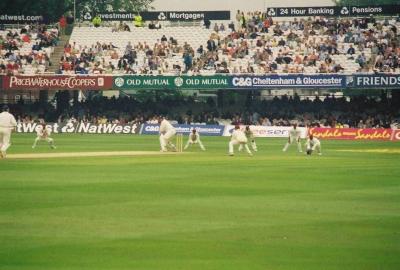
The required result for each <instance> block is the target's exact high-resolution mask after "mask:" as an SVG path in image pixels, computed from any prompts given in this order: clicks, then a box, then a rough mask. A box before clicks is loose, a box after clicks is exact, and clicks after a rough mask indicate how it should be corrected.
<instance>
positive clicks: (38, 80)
mask: <svg viewBox="0 0 400 270" xmlns="http://www.w3.org/2000/svg"><path fill="white" fill-rule="evenodd" d="M111 88H112V77H111V76H65V75H59V76H45V75H43V76H5V77H4V78H3V89H4V90H106V89H111Z"/></svg>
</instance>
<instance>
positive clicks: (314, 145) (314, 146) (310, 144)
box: [306, 135, 322, 155]
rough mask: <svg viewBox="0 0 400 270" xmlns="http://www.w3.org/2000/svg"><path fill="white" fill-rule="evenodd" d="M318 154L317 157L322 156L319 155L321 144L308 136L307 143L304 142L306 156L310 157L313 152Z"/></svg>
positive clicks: (311, 136)
mask: <svg viewBox="0 0 400 270" xmlns="http://www.w3.org/2000/svg"><path fill="white" fill-rule="evenodd" d="M315 150H316V151H317V152H318V155H322V153H321V142H320V141H319V140H318V139H317V138H314V136H313V135H310V136H308V139H307V142H306V151H307V152H306V153H307V155H311V154H312V152H314V151H315Z"/></svg>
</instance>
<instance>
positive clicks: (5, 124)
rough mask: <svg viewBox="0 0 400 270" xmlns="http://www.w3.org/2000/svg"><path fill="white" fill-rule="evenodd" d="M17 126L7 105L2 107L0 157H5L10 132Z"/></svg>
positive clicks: (8, 145)
mask: <svg viewBox="0 0 400 270" xmlns="http://www.w3.org/2000/svg"><path fill="white" fill-rule="evenodd" d="M16 126H17V121H15V117H14V116H13V115H12V114H11V113H9V108H8V107H7V106H4V107H3V110H2V112H1V113H0V158H5V157H6V155H7V149H8V147H10V145H11V144H10V138H11V132H12V130H13V129H15V127H16Z"/></svg>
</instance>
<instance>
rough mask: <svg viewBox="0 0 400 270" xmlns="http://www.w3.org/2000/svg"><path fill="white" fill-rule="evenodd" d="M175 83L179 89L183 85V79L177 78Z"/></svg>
mask: <svg viewBox="0 0 400 270" xmlns="http://www.w3.org/2000/svg"><path fill="white" fill-rule="evenodd" d="M174 83H175V85H176V86H177V87H181V86H182V85H183V79H182V78H181V77H177V78H175V80H174Z"/></svg>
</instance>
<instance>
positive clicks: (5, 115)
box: [0, 112, 17, 129]
mask: <svg viewBox="0 0 400 270" xmlns="http://www.w3.org/2000/svg"><path fill="white" fill-rule="evenodd" d="M16 126H17V121H15V118H14V115H12V114H11V113H9V112H2V113H0V127H2V128H10V129H13V128H14V127H16Z"/></svg>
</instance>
